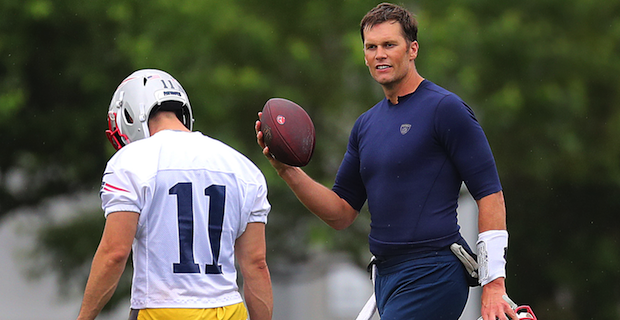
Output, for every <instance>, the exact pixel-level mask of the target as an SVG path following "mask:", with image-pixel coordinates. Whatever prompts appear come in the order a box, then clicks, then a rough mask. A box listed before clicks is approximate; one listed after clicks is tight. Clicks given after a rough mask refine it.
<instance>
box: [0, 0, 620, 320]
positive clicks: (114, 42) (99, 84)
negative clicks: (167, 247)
mask: <svg viewBox="0 0 620 320" xmlns="http://www.w3.org/2000/svg"><path fill="white" fill-rule="evenodd" d="M376 4H377V2H371V1H366V0H347V1H331V0H329V1H328V0H312V1H282V0H270V1H257V0H231V1H225V2H222V1H219V2H218V1H181V2H169V1H151V2H149V3H148V5H147V4H146V3H141V2H138V1H123V0H111V1H106V2H105V3H104V2H101V1H86V2H83V1H82V2H80V1H75V0H62V1H46V0H29V1H26V2H24V1H16V0H3V1H0V137H2V139H0V150H3V151H4V152H2V153H0V217H2V216H3V215H6V214H7V213H9V212H11V211H12V210H13V209H15V208H18V207H22V206H34V205H37V204H38V203H40V202H41V201H42V200H45V199H49V198H52V197H54V196H57V195H62V194H69V193H74V192H76V191H79V190H92V192H96V189H97V187H98V185H99V183H100V179H101V177H100V175H101V172H102V170H103V167H104V166H105V162H106V161H107V159H108V158H109V156H110V155H111V154H112V152H113V150H112V148H111V147H110V146H108V143H107V142H106V139H105V138H104V135H103V131H104V130H105V129H106V123H105V114H106V111H107V106H108V103H109V99H110V97H111V94H112V92H113V91H114V88H115V87H116V86H117V85H118V83H119V82H120V80H121V79H123V78H124V77H125V76H127V75H128V74H129V73H131V72H132V71H134V70H135V69H139V68H146V67H149V68H160V69H164V70H166V71H169V72H170V73H172V74H173V75H174V76H175V77H177V78H178V79H179V81H180V82H181V83H183V84H184V86H185V88H186V90H187V92H188V94H189V96H190V99H191V101H192V106H193V108H194V111H195V117H196V126H195V128H196V129H197V130H200V131H202V132H204V133H206V134H208V135H210V136H213V137H215V138H218V139H221V140H223V141H225V142H226V143H228V144H230V145H232V146H233V147H235V148H237V149H239V150H240V151H241V152H243V153H244V154H246V155H248V157H250V158H251V159H252V160H254V161H255V162H256V163H257V164H258V165H259V166H260V167H261V168H262V169H263V171H264V173H265V175H266V177H267V180H268V183H269V188H270V201H271V203H272V205H273V211H272V214H271V215H270V222H269V224H268V226H267V232H268V246H269V255H270V259H277V261H280V259H286V260H302V259H304V258H305V256H306V255H307V252H308V250H309V248H310V247H312V248H319V249H322V250H347V251H349V252H351V253H352V254H353V255H354V256H356V257H357V258H358V261H360V264H361V263H363V262H365V261H366V260H367V259H366V255H367V254H368V253H367V238H366V237H367V232H368V219H369V218H368V213H367V212H363V213H362V214H361V215H360V218H359V219H358V220H359V221H357V222H356V223H355V224H354V226H352V227H351V228H349V229H348V230H347V231H339V232H335V231H333V230H330V229H328V227H327V226H325V225H324V224H323V223H322V222H320V221H319V220H318V219H316V218H315V217H313V216H312V215H311V214H309V213H308V212H307V211H306V209H305V208H304V207H303V206H302V205H301V204H299V202H298V201H297V199H296V198H295V196H294V195H293V194H292V192H290V190H288V188H287V187H286V185H285V184H284V183H283V182H282V181H281V179H279V178H278V177H277V175H276V174H275V172H274V170H273V169H272V168H271V167H270V166H269V164H268V162H267V161H266V160H265V159H264V157H263V156H262V154H261V152H260V148H258V146H257V145H256V142H255V135H254V130H253V124H254V121H255V120H256V119H257V115H256V114H257V112H258V111H260V110H261V109H262V106H263V104H264V102H265V101H267V100H268V99H269V98H271V97H285V98H289V99H292V100H294V101H296V102H298V103H299V104H300V105H302V106H303V107H304V108H305V109H306V110H307V111H308V112H309V114H310V115H311V117H312V118H313V120H314V122H315V126H316V129H317V149H316V151H315V156H314V159H313V160H312V162H311V163H310V165H309V166H308V167H306V168H305V170H306V171H307V172H308V173H309V174H310V175H311V176H312V177H314V178H315V179H317V180H318V181H321V182H322V183H324V184H325V185H327V186H330V185H331V184H332V183H333V177H334V175H335V172H336V170H337V168H338V165H339V164H340V160H341V159H342V155H343V154H344V151H345V148H346V143H347V137H348V133H349V130H350V128H351V126H352V125H353V122H354V121H355V119H356V118H357V116H359V114H360V113H362V112H364V111H365V110H366V109H368V108H369V107H370V106H372V105H373V104H374V103H376V102H377V101H378V100H380V99H381V98H382V91H381V89H380V88H379V86H378V85H376V84H375V83H374V82H373V80H372V79H371V77H370V76H369V75H368V71H367V69H366V67H365V65H364V61H363V55H362V52H361V50H362V44H361V41H360V37H359V27H358V26H359V20H360V19H361V17H362V16H363V15H364V14H365V13H366V12H367V11H368V10H369V9H370V8H372V7H373V6H375V5H376ZM404 5H405V6H406V7H408V8H409V9H411V10H412V11H414V12H415V13H416V14H417V16H418V20H419V23H420V32H419V42H420V54H419V57H418V59H417V63H416V65H417V67H418V70H419V71H420V73H421V74H422V75H423V76H424V77H426V78H428V79H429V80H431V81H433V82H435V83H437V84H439V85H441V86H443V87H445V88H447V89H449V90H451V91H453V92H455V93H457V94H458V95H460V96H461V97H462V98H463V99H464V100H465V101H467V102H468V103H469V104H470V105H471V106H472V108H473V109H474V111H475V112H476V115H477V117H478V118H479V120H480V122H481V123H482V125H483V127H484V128H485V131H486V133H487V136H488V138H489V141H490V143H491V146H492V148H493V151H494V154H495V156H496V160H497V164H498V169H499V171H500V176H501V178H502V183H503V186H504V191H505V195H506V201H507V207H508V222H509V228H510V233H511V245H510V247H511V249H510V254H509V263H508V271H509V277H508V279H507V283H508V288H509V290H510V293H511V296H513V298H514V299H515V300H516V301H519V302H522V303H528V304H530V305H532V306H533V307H534V308H535V311H536V312H537V314H538V316H539V317H540V318H545V319H586V318H595V319H617V318H618V316H619V314H618V309H617V307H616V305H617V304H618V301H620V292H619V291H620V287H619V286H618V283H620V281H619V280H620V279H619V277H620V275H619V273H620V271H619V270H620V261H619V260H620V259H618V257H617V256H618V255H617V252H620V245H619V244H618V240H619V239H618V236H617V235H616V234H617V232H614V230H613V226H615V225H617V222H618V221H617V220H618V219H616V218H615V216H616V215H614V213H616V212H618V209H620V202H619V201H618V200H617V199H618V197H617V194H618V193H620V165H619V159H620V144H618V142H617V137H618V136H620V108H618V105H620V90H619V89H620V76H619V75H620V60H619V59H618V57H619V56H620V3H619V2H618V1H606V0H589V1H577V0H569V1H559V0H543V1H540V0H536V1H535V0H524V1H520V2H502V1H491V0H476V1H473V0H468V1H460V2H453V1H445V0H439V1H437V0H435V1H425V0H421V1H416V2H412V1H406V2H405V3H404ZM80 223H85V222H84V221H82V222H80V221H77V222H75V224H71V225H68V226H62V227H60V228H62V229H58V230H56V231H54V230H55V228H56V227H54V228H51V229H50V230H49V231H43V233H42V237H41V238H40V243H41V244H42V245H44V247H43V248H45V252H48V253H49V257H51V259H52V261H50V262H49V264H50V266H51V267H52V269H53V270H55V272H56V273H57V274H59V275H60V277H61V278H62V277H65V278H66V279H67V280H68V279H69V277H70V276H71V275H75V274H80V277H78V278H79V280H76V281H77V282H81V281H83V280H84V277H83V275H84V273H83V272H81V273H80V272H79V271H77V270H78V269H79V268H83V267H84V265H85V264H87V261H88V260H89V259H90V257H92V254H93V253H94V250H95V247H96V240H95V239H94V238H92V239H91V238H90V237H91V236H92V235H93V234H100V232H95V230H94V229H92V230H91V231H89V232H79V230H86V228H87V227H85V226H83V225H81V224H80ZM90 223H93V222H92V221H91V222H90ZM94 223H95V224H96V223H99V228H101V223H103V222H102V221H101V219H98V220H97V222H94ZM93 227H94V226H93ZM89 228H90V227H89ZM74 230H78V231H75V233H73V232H74ZM89 230H90V229H89ZM48 232H49V233H48ZM82 237H84V239H82ZM87 238H88V239H89V240H86V239H87ZM69 239H71V241H68V240H69ZM82 242H83V244H79V245H78V243H82ZM82 245H84V247H82ZM87 246H88V248H87ZM54 261H55V262H54ZM59 261H64V262H62V263H61V262H59ZM67 267H69V268H68V269H69V270H71V269H72V268H76V269H73V270H74V271H72V272H67V271H63V269H66V268H67ZM125 284H126V283H125ZM517 284H518V286H517ZM121 291H122V290H121ZM603 293H604V295H603Z"/></svg>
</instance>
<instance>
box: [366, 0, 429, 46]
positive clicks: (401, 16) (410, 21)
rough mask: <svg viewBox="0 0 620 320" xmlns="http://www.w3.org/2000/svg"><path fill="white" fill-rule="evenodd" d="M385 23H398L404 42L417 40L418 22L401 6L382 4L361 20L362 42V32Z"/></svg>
mask: <svg viewBox="0 0 620 320" xmlns="http://www.w3.org/2000/svg"><path fill="white" fill-rule="evenodd" d="M386 21H396V22H398V23H400V25H401V27H402V30H403V36H404V37H405V40H407V41H410V42H413V41H416V40H418V22H417V21H416V19H415V17H414V16H413V14H411V12H409V11H408V10H407V9H405V8H403V7H401V6H398V5H395V4H391V3H387V2H384V3H381V4H379V5H377V6H376V7H374V8H373V9H372V10H370V11H368V13H366V15H365V16H364V18H362V22H360V33H361V34H362V42H363V41H364V30H366V29H370V28H372V27H374V26H375V25H378V24H380V23H383V22H386Z"/></svg>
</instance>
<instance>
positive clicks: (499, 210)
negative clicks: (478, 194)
mask: <svg viewBox="0 0 620 320" xmlns="http://www.w3.org/2000/svg"><path fill="white" fill-rule="evenodd" d="M477 204H478V231H479V232H480V233H482V232H485V231H489V230H506V205H505V203H504V194H503V192H502V191H499V192H497V193H493V194H490V195H488V196H486V197H484V198H482V199H480V200H478V201H477Z"/></svg>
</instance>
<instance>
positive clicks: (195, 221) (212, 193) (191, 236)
mask: <svg viewBox="0 0 620 320" xmlns="http://www.w3.org/2000/svg"><path fill="white" fill-rule="evenodd" d="M101 200H102V207H103V209H104V211H105V215H106V217H107V216H108V215H109V214H113V212H118V211H132V212H138V213H140V219H139V222H138V230H137V233H136V238H135V239H134V242H133V247H132V249H133V268H134V275H133V284H132V293H131V308H134V309H143V308H214V307H221V306H226V305H231V304H235V303H239V302H242V301H243V300H242V298H241V295H240V294H239V292H238V287H237V283H236V280H237V273H236V269H235V257H234V245H235V240H236V239H237V238H238V237H239V236H241V234H242V233H243V232H244V231H245V228H246V226H247V224H248V223H250V222H259V223H267V214H268V213H269V210H270V209H271V207H270V205H269V202H268V201H267V186H266V182H265V178H264V176H263V174H262V173H261V171H260V170H259V169H258V168H257V167H256V165H254V163H252V162H251V161H250V160H249V159H247V158H246V157H245V156H243V155H242V154H241V153H239V152H237V151H236V150H234V149H232V148H231V147H229V146H227V145H225V144H224V143H222V142H220V141H217V140H215V139H212V138H210V137H207V136H205V135H203V134H202V133H200V132H191V133H190V132H181V131H172V130H165V131H160V132H158V133H156V134H155V135H153V136H152V137H150V138H147V139H142V140H139V141H136V142H133V143H131V144H129V145H127V146H125V147H123V148H122V149H121V150H119V151H118V152H117V153H116V154H115V155H114V156H113V157H112V159H110V161H109V162H108V165H107V167H106V170H105V172H104V175H103V183H102V187H101Z"/></svg>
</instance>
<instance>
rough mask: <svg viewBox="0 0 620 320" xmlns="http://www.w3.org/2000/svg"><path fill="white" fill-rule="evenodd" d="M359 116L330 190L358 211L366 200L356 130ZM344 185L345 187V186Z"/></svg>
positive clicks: (357, 129)
mask: <svg viewBox="0 0 620 320" xmlns="http://www.w3.org/2000/svg"><path fill="white" fill-rule="evenodd" d="M360 121H361V117H360V118H358V119H357V121H356V122H355V124H354V125H353V129H352V130H351V134H350V135H349V144H348V146H347V152H346V153H345V155H344V159H342V163H341V164H340V168H339V169H338V173H337V174H336V181H335V183H334V187H333V188H332V190H333V191H334V192H336V194H338V196H340V197H341V198H342V199H344V200H345V201H347V202H348V203H349V205H351V207H353V209H355V210H357V211H358V212H359V211H360V210H361V209H362V207H363V206H364V203H365V202H366V198H367V196H366V188H365V187H364V182H363V181H362V177H361V175H360V158H359V150H358V146H359V144H358V140H357V139H358V131H359V127H360ZM345 187H346V188H345Z"/></svg>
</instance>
